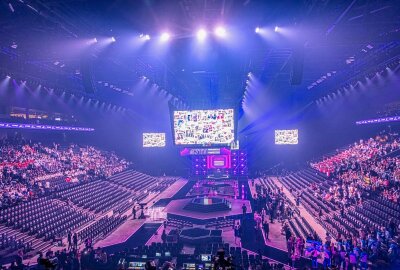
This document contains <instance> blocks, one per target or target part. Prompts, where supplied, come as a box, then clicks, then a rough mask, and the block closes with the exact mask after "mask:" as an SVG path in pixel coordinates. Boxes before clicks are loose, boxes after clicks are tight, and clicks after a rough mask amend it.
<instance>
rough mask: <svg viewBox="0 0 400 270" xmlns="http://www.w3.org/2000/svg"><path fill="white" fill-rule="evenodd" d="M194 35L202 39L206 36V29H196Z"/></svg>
mask: <svg viewBox="0 0 400 270" xmlns="http://www.w3.org/2000/svg"><path fill="white" fill-rule="evenodd" d="M196 36H197V39H198V40H200V41H203V40H205V39H206V37H207V31H206V30H205V29H203V28H201V29H199V30H198V31H197V34H196Z"/></svg>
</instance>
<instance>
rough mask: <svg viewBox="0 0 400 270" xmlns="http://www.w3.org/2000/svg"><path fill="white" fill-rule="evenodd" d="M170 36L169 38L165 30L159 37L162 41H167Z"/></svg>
mask: <svg viewBox="0 0 400 270" xmlns="http://www.w3.org/2000/svg"><path fill="white" fill-rule="evenodd" d="M170 38H171V35H170V34H169V33H167V32H164V33H162V34H161V37H160V39H161V41H163V42H165V41H168V40H169V39H170Z"/></svg>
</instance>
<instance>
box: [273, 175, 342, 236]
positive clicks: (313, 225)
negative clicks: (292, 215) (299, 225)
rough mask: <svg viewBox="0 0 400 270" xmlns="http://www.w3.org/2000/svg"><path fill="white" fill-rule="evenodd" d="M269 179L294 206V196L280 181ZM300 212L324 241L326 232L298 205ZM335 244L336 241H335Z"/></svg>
mask: <svg viewBox="0 0 400 270" xmlns="http://www.w3.org/2000/svg"><path fill="white" fill-rule="evenodd" d="M270 179H271V180H272V181H274V183H275V184H276V185H277V186H278V187H282V189H283V193H284V194H285V196H286V197H287V198H288V199H289V200H290V201H291V202H292V203H293V204H296V200H295V198H294V196H293V195H292V193H290V192H289V190H288V189H287V188H286V187H285V186H284V185H282V183H281V182H280V180H279V179H278V178H277V177H270ZM297 208H298V209H299V211H300V215H301V216H302V217H304V218H305V219H306V220H307V222H308V223H309V224H310V226H311V227H312V228H313V229H314V230H315V231H316V232H317V234H318V236H319V238H321V239H325V237H326V230H325V228H324V227H322V225H321V224H319V223H318V222H317V221H316V220H315V218H314V217H313V216H312V215H311V214H310V213H309V212H308V211H307V210H306V209H305V208H304V206H303V205H302V204H300V206H298V207H297ZM332 240H333V241H335V239H332ZM335 242H336V241H335Z"/></svg>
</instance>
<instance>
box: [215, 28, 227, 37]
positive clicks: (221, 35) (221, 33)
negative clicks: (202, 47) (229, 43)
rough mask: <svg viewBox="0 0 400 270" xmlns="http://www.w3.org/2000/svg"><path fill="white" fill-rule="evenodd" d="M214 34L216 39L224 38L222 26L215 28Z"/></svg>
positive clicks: (224, 33)
mask: <svg viewBox="0 0 400 270" xmlns="http://www.w3.org/2000/svg"><path fill="white" fill-rule="evenodd" d="M214 34H215V35H216V36H218V37H225V36H226V29H225V28H224V27H222V26H217V27H216V28H215V29H214Z"/></svg>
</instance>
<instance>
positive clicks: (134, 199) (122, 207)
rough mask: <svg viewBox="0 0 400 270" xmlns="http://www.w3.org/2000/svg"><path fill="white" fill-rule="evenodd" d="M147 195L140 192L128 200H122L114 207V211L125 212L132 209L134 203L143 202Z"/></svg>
mask: <svg viewBox="0 0 400 270" xmlns="http://www.w3.org/2000/svg"><path fill="white" fill-rule="evenodd" d="M146 197H147V195H146V194H143V193H142V194H139V195H135V196H133V197H132V200H131V201H129V200H127V201H126V202H121V203H119V204H118V205H116V206H115V207H114V208H113V211H114V213H119V214H122V213H125V212H126V211H127V210H128V209H131V208H132V207H133V205H134V204H135V203H137V202H141V201H142V200H144V199H145V198H146Z"/></svg>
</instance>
